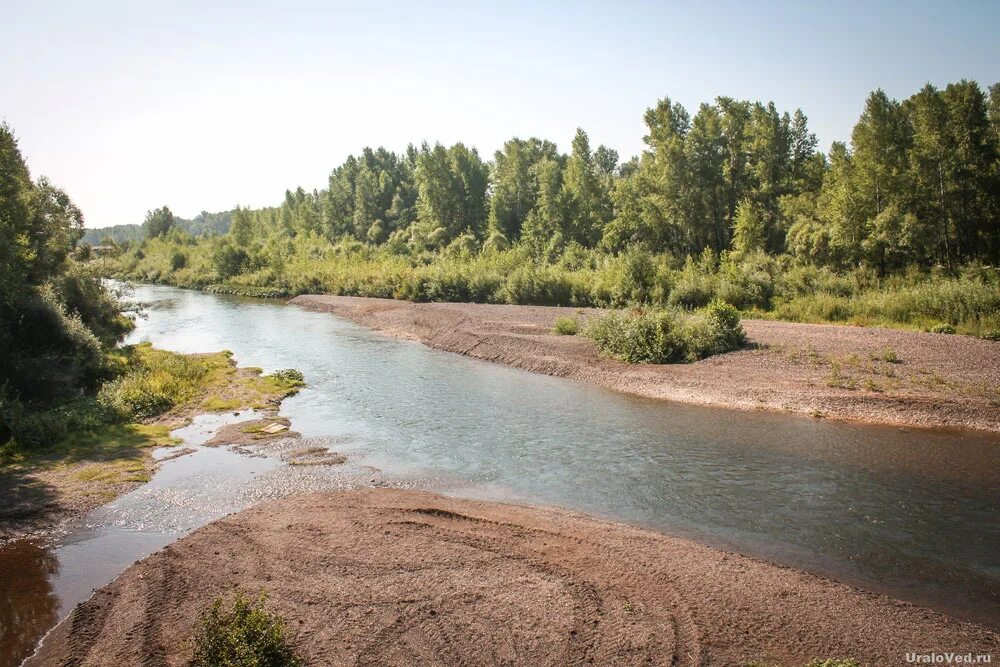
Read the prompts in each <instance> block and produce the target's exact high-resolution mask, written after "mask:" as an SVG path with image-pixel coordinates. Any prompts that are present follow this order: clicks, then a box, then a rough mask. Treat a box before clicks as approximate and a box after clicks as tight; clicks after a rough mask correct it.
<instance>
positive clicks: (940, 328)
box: [931, 323, 955, 334]
mask: <svg viewBox="0 0 1000 667" xmlns="http://www.w3.org/2000/svg"><path fill="white" fill-rule="evenodd" d="M931 333H937V334H953V333H955V327H953V326H951V325H950V324H944V323H941V324H935V325H934V326H932V327H931Z"/></svg>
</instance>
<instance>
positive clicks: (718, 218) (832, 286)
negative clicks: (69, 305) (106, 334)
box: [97, 81, 1000, 339]
mask: <svg viewBox="0 0 1000 667" xmlns="http://www.w3.org/2000/svg"><path fill="white" fill-rule="evenodd" d="M645 122H646V126H647V129H648V133H647V135H646V136H645V142H646V146H647V147H646V150H645V151H644V152H643V153H642V155H641V156H638V157H634V158H632V159H629V160H625V161H621V160H619V156H618V154H617V153H616V152H615V151H614V150H611V149H609V148H607V147H605V146H598V147H597V148H596V149H592V148H591V143H590V140H589V138H588V136H587V134H586V133H585V132H583V131H582V130H580V131H578V132H577V134H576V136H575V138H574V139H573V142H572V147H571V151H570V153H569V154H563V153H561V152H560V151H559V150H558V149H557V147H556V146H555V145H554V144H553V143H552V142H549V141H545V140H541V139H537V138H530V139H520V138H514V139H511V140H510V141H508V142H506V143H505V144H504V146H503V148H502V149H501V150H498V151H497V152H496V153H495V155H494V156H493V159H492V160H491V161H484V160H483V159H482V158H481V157H480V156H479V154H478V153H477V152H476V151H475V150H474V149H471V148H468V147H467V146H465V145H464V144H461V143H458V144H455V145H453V146H450V147H445V146H442V145H440V144H435V145H433V146H432V145H428V144H424V145H422V146H421V147H419V148H417V147H414V146H410V147H409V148H407V149H406V151H404V152H403V153H402V154H397V153H394V152H392V151H389V150H386V149H384V148H379V149H375V150H373V149H369V148H366V149H364V150H363V151H362V153H361V154H360V155H358V156H350V157H348V158H347V160H346V161H345V162H344V163H343V164H341V165H340V166H338V167H337V168H336V169H334V170H333V172H332V173H331V174H330V177H329V180H328V185H327V187H326V188H325V189H323V190H318V191H313V192H307V191H305V190H303V189H302V188H298V189H296V190H294V191H288V192H286V194H285V198H284V201H283V202H281V204H280V205H278V206H274V207H267V208H262V209H257V210H250V209H245V208H237V209H235V210H234V211H231V212H226V213H223V214H216V215H215V217H213V218H212V219H213V220H214V221H215V223H216V225H215V227H213V229H221V228H222V227H223V226H225V223H228V228H227V231H226V232H225V233H220V234H214V235H213V234H205V235H195V234H192V233H189V232H188V231H186V230H188V229H193V228H192V227H191V225H190V224H188V223H187V222H184V223H183V224H184V226H185V228H184V229H181V227H180V226H179V224H178V223H177V220H176V219H175V218H174V217H173V214H172V213H171V212H170V210H169V209H168V208H167V207H163V208H160V209H157V210H154V211H151V212H150V213H149V215H148V216H147V220H146V222H145V223H144V225H143V226H142V228H141V229H140V228H139V226H138V225H135V226H133V228H131V232H130V233H131V234H133V235H136V236H142V237H143V240H141V241H137V240H133V241H128V240H126V241H124V242H122V243H121V244H118V245H116V243H115V241H114V239H113V238H110V237H109V238H106V239H105V241H104V242H102V244H103V247H102V251H101V258H100V260H99V261H98V262H97V264H98V265H99V266H101V267H102V269H103V270H104V271H106V272H107V273H108V274H111V275H115V276H119V277H124V278H131V279H136V280H142V281H151V282H161V283H166V284H171V285H177V286H182V287H195V288H200V289H208V290H210V291H216V292H224V293H237V294H246V295H250V296H289V295H297V294H303V293H316V292H325V293H331V294H341V295H356V296H374V297H389V298H396V299H410V300H416V301H475V302H487V303H511V304H540V305H564V306H578V307H584V306H597V307H611V308H620V307H627V306H642V307H654V308H659V307H673V308H683V309H695V308H700V307H704V306H706V305H708V304H709V303H711V302H713V301H715V300H720V301H724V302H726V303H728V304H730V305H732V306H734V307H736V308H738V309H739V310H740V311H741V312H742V313H744V314H749V315H752V316H755V317H767V318H777V319H782V320H790V321H799V322H838V323H851V324H858V325H884V326H893V327H903V328H912V329H923V330H935V331H941V332H947V331H954V332H957V333H963V334H971V335H977V336H981V337H984V338H990V339H1000V314H998V313H1000V271H998V269H997V268H996V266H997V264H998V262H1000V84H998V85H993V86H992V87H990V88H989V90H988V92H984V91H983V90H982V89H981V88H980V86H979V85H978V84H977V83H975V82H972V81H959V82H957V83H952V84H949V85H948V86H946V87H945V88H943V89H937V88H934V87H933V86H930V85H928V86H926V87H924V88H923V89H921V90H920V91H919V92H917V93H916V94H914V95H913V96H911V97H910V98H908V99H906V100H903V101H902V102H898V101H896V100H893V99H890V98H889V97H888V96H887V95H886V94H885V93H884V92H882V91H881V90H879V91H875V92H873V93H872V94H871V95H870V96H869V97H868V99H867V101H866V102H865V104H864V110H863V112H862V114H861V116H860V118H859V120H858V122H857V124H856V126H855V127H854V130H853V133H852V135H851V142H850V145H848V144H846V143H841V142H835V143H834V144H833V145H832V146H831V148H830V150H829V152H827V153H822V152H819V151H818V150H817V142H816V139H815V136H814V135H813V134H812V133H810V132H809V129H808V123H807V119H806V116H805V115H804V114H803V113H802V112H801V111H798V110H796V111H795V112H794V113H787V112H780V111H779V110H778V109H777V108H776V107H775V105H774V104H773V103H767V104H765V103H760V102H749V101H740V100H734V99H731V98H728V97H720V98H717V99H716V100H715V101H714V102H713V103H711V104H702V105H701V106H700V107H699V108H698V110H697V112H696V113H695V114H694V115H693V116H692V115H691V114H689V113H688V111H687V110H685V109H684V108H683V107H682V106H681V105H679V104H676V103H673V102H672V101H671V100H669V99H666V98H665V99H663V100H660V101H659V102H658V103H657V104H656V105H655V106H654V107H653V108H651V109H649V110H647V112H646V114H645ZM209 217H210V215H209V214H202V215H201V216H200V218H199V219H206V220H207V219H208V218H209ZM119 231H120V230H119ZM140 232H141V234H140ZM118 237H119V238H123V237H122V234H120V233H119V234H118Z"/></svg>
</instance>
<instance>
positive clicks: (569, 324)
mask: <svg viewBox="0 0 1000 667" xmlns="http://www.w3.org/2000/svg"><path fill="white" fill-rule="evenodd" d="M579 329H580V322H579V320H577V319H576V318H575V317H558V318H556V322H555V325H554V326H553V327H552V333H554V334H558V335H560V336H575V335H576V334H577V332H578V331H579Z"/></svg>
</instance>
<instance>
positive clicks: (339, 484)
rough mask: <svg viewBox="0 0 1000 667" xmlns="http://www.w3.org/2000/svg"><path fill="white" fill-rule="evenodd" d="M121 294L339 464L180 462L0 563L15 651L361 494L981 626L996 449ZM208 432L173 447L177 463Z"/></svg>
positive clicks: (240, 309)
mask: <svg viewBox="0 0 1000 667" xmlns="http://www.w3.org/2000/svg"><path fill="white" fill-rule="evenodd" d="M135 297H136V298H137V299H138V300H140V301H144V302H147V303H148V304H149V305H148V308H147V317H146V318H144V319H141V320H140V321H139V322H138V326H137V327H136V329H135V331H134V332H133V333H132V334H131V335H130V338H129V341H130V342H138V341H145V340H148V341H151V342H152V343H153V344H154V345H156V346H158V347H163V348H166V349H171V350H176V351H179V352H209V351H216V350H220V349H229V350H232V351H233V352H234V354H235V357H236V359H237V360H238V361H239V363H240V364H241V365H244V366H260V367H262V368H264V369H265V371H267V372H269V371H273V370H276V369H280V368H297V369H299V370H301V371H302V372H303V373H304V374H305V377H306V381H307V383H308V386H307V387H306V388H305V389H304V390H303V391H302V392H300V393H299V394H298V395H297V396H295V397H292V398H290V399H287V400H286V401H285V402H284V404H283V405H282V414H283V415H285V416H287V417H289V418H290V419H291V420H292V424H293V427H294V429H295V430H297V431H299V432H301V433H302V434H303V436H304V437H307V438H312V439H315V440H316V441H317V442H325V443H327V444H328V445H329V446H330V447H331V448H333V449H335V450H336V451H338V452H341V453H344V454H346V455H347V456H348V459H349V463H348V465H347V466H346V467H345V468H344V469H343V470H340V471H335V472H331V473H324V472H318V471H306V472H302V471H295V472H294V473H292V472H290V471H289V470H288V468H289V466H285V465H283V464H281V463H280V461H278V460H277V459H274V458H267V457H264V458H249V457H246V456H241V455H240V454H237V453H234V452H231V451H228V450H225V449H207V448H197V449H198V451H196V453H195V454H194V455H191V456H188V457H182V458H180V459H177V460H175V461H171V462H169V463H166V464H164V465H163V466H162V468H161V470H160V472H158V473H157V475H156V476H155V477H154V479H153V481H152V482H151V483H150V484H149V485H146V486H144V487H142V488H141V489H139V490H137V491H135V492H133V493H132V494H129V495H128V496H125V497H123V498H122V499H119V501H116V503H112V504H111V505H109V506H106V507H104V508H101V509H99V510H97V511H95V512H94V513H92V514H91V515H90V516H89V517H86V518H85V520H83V521H81V522H78V524H77V525H76V526H75V527H74V528H73V529H72V530H71V531H70V533H69V534H68V535H66V536H63V537H62V538H60V539H59V540H58V541H56V542H52V543H20V544H15V545H12V546H11V547H8V548H7V549H5V550H0V588H2V591H3V595H2V599H0V603H3V604H4V605H5V606H6V607H7V609H6V610H4V611H2V612H0V621H2V622H5V623H8V624H13V625H11V627H8V628H6V630H5V632H6V633H7V634H10V635H12V636H13V635H16V636H17V637H20V638H21V641H20V643H19V644H18V646H19V647H20V648H19V649H17V650H20V651H22V652H23V650H24V645H25V642H28V641H29V640H30V642H31V643H33V642H34V640H36V639H37V636H36V635H39V634H40V633H41V632H44V630H45V629H47V627H49V626H51V624H52V623H53V622H54V620H55V619H57V618H58V617H60V616H62V615H64V614H65V613H67V612H68V610H69V609H71V608H72V606H73V605H74V604H76V603H77V602H79V601H80V600H82V599H85V598H86V596H87V595H89V591H90V590H91V589H92V588H96V587H99V586H101V585H104V584H105V583H107V582H108V581H110V580H111V579H112V578H113V577H114V576H115V574H116V573H117V572H119V571H120V570H121V569H122V568H123V567H125V566H127V565H128V564H129V563H131V562H132V561H133V560H135V559H136V558H139V557H141V556H143V555H146V554H148V553H150V552H151V551H153V550H155V549H157V548H160V547H161V546H163V545H164V544H166V543H168V542H169V541H171V540H173V539H176V537H177V536H179V535H182V534H184V533H185V532H188V531H190V530H191V529H192V528H194V527H197V526H198V525H202V524H203V523H205V522H206V521H209V520H211V519H213V518H216V517H218V516H222V515H223V514H225V513H227V512H230V511H235V510H237V509H239V508H241V507H245V506H248V505H249V504H251V503H253V502H257V501H259V500H262V499H266V498H270V497H277V496H279V495H282V494H283V493H285V492H287V491H289V490H302V489H312V488H315V489H327V488H344V487H346V486H351V485H357V484H359V483H369V481H370V480H369V478H371V479H375V480H376V481H377V483H386V484H396V485H412V486H417V487H422V488H430V489H432V490H438V491H442V492H445V493H450V494H455V495H461V496H469V497H477V498H487V499H497V500H504V501H515V502H527V503H534V504H545V505H558V506H562V507H567V508H571V509H575V510H580V511H584V512H588V513H591V514H595V515H598V516H601V517H606V518H609V519H614V520H619V521H625V522H629V523H633V524H637V525H641V526H645V527H649V528H653V529H655V530H659V531H663V532H668V533H671V534H676V535H681V536H685V537H690V538H693V539H696V540H698V541H701V542H705V543H708V544H711V545H714V546H718V547H722V548H727V549H731V550H734V551H738V552H741V553H745V554H748V555H752V556H757V557H761V558H764V559H766V560H770V561H773V562H777V563H781V564H786V565H790V566H794V567H798V568H801V569H806V570H809V571H812V572H816V573H819V574H822V575H826V576H830V577H832V578H835V579H838V580H841V581H846V582H849V583H854V584H857V585H859V586H861V587H863V588H867V589H869V590H875V591H880V592H885V593H888V594H890V595H893V596H895V597H898V598H901V599H905V600H909V601H913V602H916V603H918V604H924V605H928V606H931V607H933V608H935V609H939V610H942V611H945V612H948V613H951V614H953V615H956V616H959V617H962V618H968V619H973V620H978V621H979V622H982V623H985V624H987V625H990V626H992V627H1000V556H998V554H1000V521H997V517H998V516H1000V512H998V510H1000V507H998V506H1000V456H998V452H1000V440H998V439H997V438H996V437H992V436H986V435H978V434H973V433H962V432H945V431H931V430H918V429H912V430H903V429H897V428H890V427H878V426H863V425H857V424H846V423H838V422H831V421H826V420H818V419H811V418H803V417H797V416H791V415H782V414H771V413H763V412H761V413H745V412H737V411H730V410H723V409H715V408H704V407H696V406H688V405H680V404H674V403H665V402H660V401H654V400H648V399H642V398H636V397H631V396H627V395H623V394H618V393H615V392H612V391H609V390H605V389H602V388H598V387H594V386H590V385H586V384H582V383H577V382H573V381H568V380H563V379H558V378H552V377H548V376H543V375H536V374H531V373H527V372H524V371H519V370H516V369H512V368H508V367H504V366H500V365H496V364H490V363H486V362H481V361H477V360H473V359H469V358H466V357H462V356H459V355H455V354H450V353H447V352H441V351H436V350H432V349H430V348H427V347H425V346H423V345H420V344H418V343H415V342H412V341H405V340H399V339H395V338H390V337H387V336H384V335H380V334H377V333H374V332H371V331H368V330H366V329H364V328H362V327H359V326H357V325H355V324H352V323H350V322H347V321H345V320H342V319H339V318H337V317H334V316H332V315H329V314H325V313H312V312H307V311H304V310H302V309H299V308H297V307H294V306H287V305H284V304H282V303H280V302H277V301H262V300H252V299H242V298H237V297H227V296H219V295H210V294H204V293H201V292H194V291H186V290H180V289H174V288H169V287H161V286H140V287H138V288H137V289H136V295H135ZM229 418H230V417H213V418H205V419H201V420H199V421H198V422H196V424H194V425H193V426H192V427H190V428H189V429H187V430H186V432H184V433H182V434H181V435H182V436H184V437H185V440H186V442H188V443H189V444H192V445H197V444H198V442H199V441H200V440H199V438H200V439H201V440H203V439H204V437H205V435H206V434H207V433H208V432H209V431H211V429H212V428H213V427H214V426H217V425H218V424H219V423H221V422H222V421H225V420H227V419H229ZM232 418H233V419H235V417H232ZM241 418H246V415H243V416H242V417H241ZM178 498H182V499H183V501H179V500H177V499H178ZM32 605H34V607H33V606H32ZM30 619H34V620H30ZM39 619H40V620H39ZM18 623H21V624H22V626H23V627H14V625H16V624H18ZM22 635H23V637H22ZM7 643H8V644H10V642H7ZM11 650H13V649H11ZM11 650H8V652H7V653H8V660H9V664H16V661H13V659H12V657H11V655H12V654H11ZM0 664H5V663H4V661H3V660H0Z"/></svg>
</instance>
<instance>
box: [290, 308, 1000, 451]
mask: <svg viewBox="0 0 1000 667" xmlns="http://www.w3.org/2000/svg"><path fill="white" fill-rule="evenodd" d="M290 303H291V304H293V305H297V306H301V307H303V308H306V309H309V310H314V311H323V312H330V313H333V314H335V315H338V316H341V317H345V318H347V319H350V320H352V321H354V322H357V323H359V324H362V325H364V326H368V327H371V328H373V329H376V330H378V331H382V332H385V333H387V334H390V335H393V336H398V337H402V338H409V339H412V340H417V341H420V342H422V343H425V344H427V345H429V346H431V347H434V348H438V349H441V350H446V351H449V352H457V353H459V354H465V355H468V356H470V357H475V358H478V359H484V360H487V361H493V362H496V363H501V364H506V365H508V366H513V367H516V368H521V369H524V370H528V371H533V372H537V373H545V374H548V375H554V376H558V377H566V378H572V379H575V380H582V381H585V382H591V383H594V384H598V385H603V386H606V387H609V388H611V389H615V390H618V391H623V392H628V393H631V394H637V395H641V396H647V397H651V398H658V399H666V400H671V401H681V402H685V403H695V404H702V405H714V406H721V407H727V408H736V409H741V410H774V411H784V412H790V413H796V414H806V415H812V416H815V417H830V418H836V419H843V420H850V421H861V422H868V423H878V424H890V425H896V426H921V427H949V428H967V429H977V430H984V431H990V432H1000V343H996V342H991V341H985V340H979V339H975V338H970V337H968V336H953V335H944V334H930V333H917V332H910V331H898V330H893V329H878V328H861V327H849V326H835V325H819V324H794V323H789V322H772V321H765V320H744V323H743V325H744V328H745V329H746V332H747V335H748V338H749V340H750V345H749V346H748V349H746V350H743V351H740V352H734V353H730V354H725V355H719V356H716V357H711V358H709V359H705V360H703V361H700V362H697V363H694V364H673V365H662V366H661V365H628V364H624V363H621V362H618V361H615V360H612V359H605V358H602V357H601V356H600V355H599V354H598V353H597V351H596V349H595V348H594V345H593V343H592V342H591V341H590V340H588V339H587V338H585V337H583V336H558V335H555V334H553V333H551V331H552V326H553V323H554V322H555V320H556V318H557V317H563V316H575V317H578V318H580V319H581V320H584V321H585V320H586V319H587V318H589V317H592V316H594V314H596V313H599V312H600V311H596V310H588V309H575V308H557V307H543V306H505V305H487V304H465V303H410V302H407V301H394V300H391V299H371V298H364V297H339V296H326V295H304V296H299V297H296V298H294V299H292V300H291V301H290ZM888 352H891V353H892V354H891V355H890V354H887V353H888ZM887 359H890V360H887Z"/></svg>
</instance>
